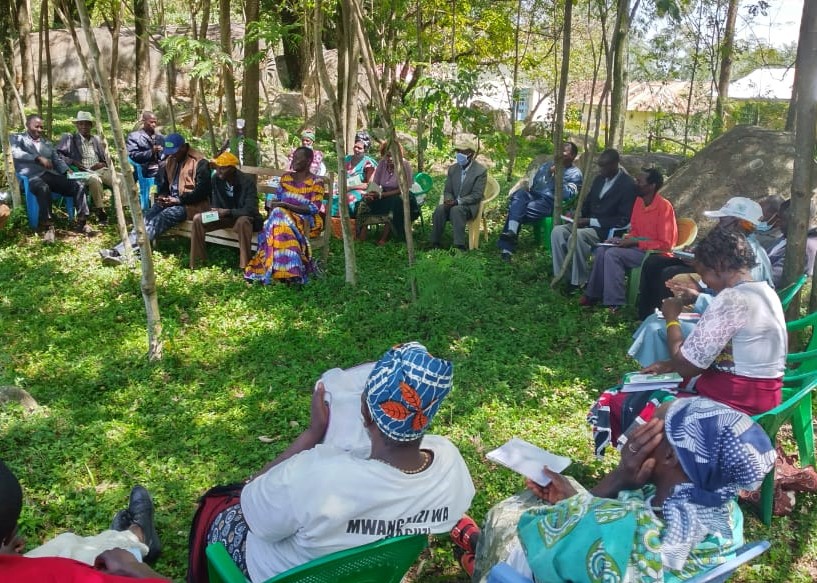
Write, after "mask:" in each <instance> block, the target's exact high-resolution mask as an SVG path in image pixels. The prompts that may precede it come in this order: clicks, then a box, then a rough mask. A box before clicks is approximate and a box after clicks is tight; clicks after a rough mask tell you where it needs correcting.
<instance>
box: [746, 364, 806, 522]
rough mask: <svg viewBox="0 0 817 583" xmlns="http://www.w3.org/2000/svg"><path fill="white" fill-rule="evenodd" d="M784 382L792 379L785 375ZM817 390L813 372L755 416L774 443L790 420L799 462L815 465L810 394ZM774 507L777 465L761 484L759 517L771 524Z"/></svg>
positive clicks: (784, 388)
mask: <svg viewBox="0 0 817 583" xmlns="http://www.w3.org/2000/svg"><path fill="white" fill-rule="evenodd" d="M784 382H791V381H788V379H786V377H784ZM815 389H817V374H815V373H813V372H812V373H810V375H809V377H808V379H807V380H804V382H803V383H795V386H794V387H786V386H784V387H783V402H782V403H781V404H780V405H778V406H777V407H775V408H774V409H772V410H770V411H766V412H765V413H761V414H760V415H755V416H754V417H752V419H754V420H755V421H756V422H757V423H758V425H760V426H761V427H762V428H763V430H764V431H765V432H766V435H768V436H769V439H770V440H771V441H772V443H775V439H776V438H777V432H778V431H779V430H780V428H781V427H782V426H783V424H785V423H786V422H787V421H791V425H792V432H793V433H794V437H795V440H796V441H797V450H798V452H799V453H800V464H801V465H803V466H806V465H810V466H813V465H814V428H813V426H812V411H811V394H812V393H813V392H814V390H815ZM773 506H774V466H772V471H770V472H769V473H768V474H767V475H766V478H764V480H763V484H762V485H761V487H760V518H761V520H762V521H763V522H764V524H766V525H767V526H770V525H771V524H772V511H773Z"/></svg>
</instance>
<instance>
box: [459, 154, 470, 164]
mask: <svg viewBox="0 0 817 583" xmlns="http://www.w3.org/2000/svg"><path fill="white" fill-rule="evenodd" d="M456 158H457V164H459V165H460V166H465V165H467V164H468V160H469V158H468V156H466V155H465V154H463V153H462V152H457V155H456Z"/></svg>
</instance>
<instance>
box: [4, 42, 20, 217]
mask: <svg viewBox="0 0 817 583" xmlns="http://www.w3.org/2000/svg"><path fill="white" fill-rule="evenodd" d="M0 61H2V62H3V65H4V66H5V64H6V56H5V51H4V50H3V45H0ZM7 83H8V81H3V82H0V140H3V143H4V144H8V143H9V133H10V131H9V123H8V122H9V120H8V119H7V118H6V93H5V91H4V90H3V87H4V86H5V85H6V84H7ZM3 171H4V172H5V173H6V178H7V179H8V183H9V188H10V189H11V204H12V205H13V206H14V208H19V207H20V206H21V205H22V204H23V200H22V197H21V196H20V184H19V183H18V182H17V180H16V178H15V175H14V160H12V158H11V148H3Z"/></svg>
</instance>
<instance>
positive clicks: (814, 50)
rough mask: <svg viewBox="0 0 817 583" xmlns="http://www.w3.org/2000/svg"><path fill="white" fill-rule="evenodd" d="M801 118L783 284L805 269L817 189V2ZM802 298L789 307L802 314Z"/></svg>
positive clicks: (816, 301) (805, 38)
mask: <svg viewBox="0 0 817 583" xmlns="http://www.w3.org/2000/svg"><path fill="white" fill-rule="evenodd" d="M798 45H799V48H798V56H800V57H802V58H801V59H800V60H799V62H798V71H797V96H798V98H797V118H796V122H795V129H794V174H793V176H792V181H791V212H790V213H789V229H788V233H787V240H788V244H787V245H786V261H785V263H784V268H783V285H787V284H789V283H792V282H794V281H795V280H796V279H797V278H798V277H799V276H800V274H802V273H803V262H804V258H805V256H806V237H807V233H808V223H809V216H810V215H811V198H812V193H813V192H814V146H815V142H817V131H816V129H815V128H817V3H814V2H804V3H803V16H802V20H801V24H800V39H799V42H798ZM810 306H811V309H812V310H814V309H817V286H815V285H812V287H811V299H810ZM799 313H800V300H799V298H796V299H795V301H793V302H792V303H791V306H789V309H788V315H789V316H790V317H795V318H796V317H798V316H799Z"/></svg>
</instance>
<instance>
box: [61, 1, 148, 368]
mask: <svg viewBox="0 0 817 583" xmlns="http://www.w3.org/2000/svg"><path fill="white" fill-rule="evenodd" d="M74 1H75V3H76V6H77V12H78V13H79V18H80V22H81V23H82V30H83V31H84V32H85V40H86V42H87V43H88V48H89V49H90V51H91V58H90V59H89V61H90V63H91V66H92V67H93V70H94V75H95V77H96V82H97V86H98V87H99V89H100V90H101V91H102V99H103V101H104V102H105V109H107V110H108V120H109V121H110V123H111V131H112V133H113V137H114V141H115V142H116V150H117V151H118V153H119V165H120V167H122V168H129V163H128V151H127V148H126V146H125V135H124V134H123V133H122V124H121V123H120V121H119V112H118V111H117V109H116V103H114V101H113V96H112V95H111V90H110V88H109V87H108V84H107V83H105V82H104V78H105V77H104V73H103V72H102V68H101V66H100V62H101V58H100V55H99V47H98V46H97V44H96V38H94V33H93V31H92V30H91V22H90V20H89V19H88V12H87V11H86V9H85V1H84V0H74ZM123 175H124V179H125V185H126V190H127V192H128V195H129V198H130V210H131V214H132V216H133V226H134V228H135V229H136V241H137V243H138V244H139V249H140V251H141V256H142V298H143V300H144V302H145V312H146V314H147V334H148V353H147V356H148V359H149V360H159V359H161V358H162V321H161V318H160V316H159V300H158V297H157V295H156V273H155V272H154V270H153V254H152V250H151V248H150V241H149V240H148V238H147V233H146V232H145V222H144V220H143V219H142V207H141V205H140V201H139V197H138V196H136V188H135V185H134V183H133V175H132V174H131V173H130V172H123Z"/></svg>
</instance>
